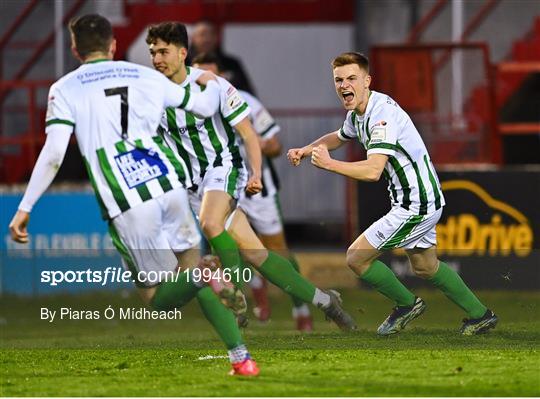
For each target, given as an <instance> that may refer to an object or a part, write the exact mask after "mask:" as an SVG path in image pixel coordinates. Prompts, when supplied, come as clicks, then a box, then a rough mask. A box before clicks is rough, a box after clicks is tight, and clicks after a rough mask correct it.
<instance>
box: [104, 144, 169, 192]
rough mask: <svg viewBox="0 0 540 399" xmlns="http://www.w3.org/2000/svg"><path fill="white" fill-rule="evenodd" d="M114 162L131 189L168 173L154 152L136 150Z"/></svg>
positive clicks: (117, 156)
mask: <svg viewBox="0 0 540 399" xmlns="http://www.w3.org/2000/svg"><path fill="white" fill-rule="evenodd" d="M114 160H115V161H116V165H117V166H118V169H119V170H120V173H121V174H122V176H123V177H124V180H125V182H126V184H127V186H128V187H129V188H135V187H137V186H140V185H141V184H144V183H146V182H149V181H150V180H153V179H157V178H159V177H161V176H165V175H167V173H168V170H167V166H165V164H164V163H163V161H162V160H161V158H160V157H159V155H158V154H157V153H156V152H154V151H152V150H144V149H139V148H136V149H134V150H131V151H129V152H125V153H122V154H118V155H116V156H115V157H114Z"/></svg>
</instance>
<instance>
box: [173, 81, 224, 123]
mask: <svg viewBox="0 0 540 399" xmlns="http://www.w3.org/2000/svg"><path fill="white" fill-rule="evenodd" d="M197 82H198V83H200V84H201V85H205V86H206V89H205V90H204V91H202V92H200V93H194V92H191V91H188V90H185V89H184V88H182V87H180V86H179V85H177V84H176V83H174V82H171V81H169V80H168V79H167V78H165V77H163V84H164V87H165V107H175V108H176V107H179V108H183V109H185V110H186V111H189V112H193V113H194V114H195V115H197V116H199V117H201V118H209V117H210V116H212V115H214V114H215V113H216V112H217V111H218V109H219V103H220V99H219V95H220V88H219V84H218V83H217V80H216V78H215V76H214V75H213V74H212V73H210V72H205V73H203V74H202V75H201V76H200V77H199V78H198V79H197Z"/></svg>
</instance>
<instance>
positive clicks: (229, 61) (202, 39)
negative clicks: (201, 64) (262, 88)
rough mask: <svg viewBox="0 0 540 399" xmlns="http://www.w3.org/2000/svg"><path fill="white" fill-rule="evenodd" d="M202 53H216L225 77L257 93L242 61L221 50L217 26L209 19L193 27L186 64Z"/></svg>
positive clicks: (236, 85)
mask: <svg viewBox="0 0 540 399" xmlns="http://www.w3.org/2000/svg"><path fill="white" fill-rule="evenodd" d="M202 53H214V54H215V55H216V56H217V57H218V59H219V63H220V65H221V66H222V67H223V77H224V78H225V79H227V80H228V81H229V82H231V84H232V85H233V86H234V87H236V88H237V89H239V90H245V91H247V92H249V93H251V94H255V90H253V86H252V85H251V82H250V81H249V78H248V76H247V73H246V72H245V70H244V67H243V66H242V63H241V61H240V60H239V59H237V58H235V57H231V56H230V55H228V54H225V53H224V52H223V51H222V50H221V44H220V42H219V37H218V33H217V30H216V27H215V26H214V25H213V24H212V23H211V22H209V21H201V22H198V23H197V24H196V25H195V27H194V28H193V31H192V33H191V44H190V46H189V52H188V56H187V60H186V64H188V65H191V62H192V60H193V58H195V57H196V56H197V55H199V54H202Z"/></svg>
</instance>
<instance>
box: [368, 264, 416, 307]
mask: <svg viewBox="0 0 540 399" xmlns="http://www.w3.org/2000/svg"><path fill="white" fill-rule="evenodd" d="M360 279H361V280H362V281H365V282H366V283H368V284H369V285H371V286H372V287H373V288H375V289H376V290H377V291H379V292H380V293H381V294H383V295H384V296H385V297H387V298H389V299H391V300H392V301H394V302H395V303H396V304H397V306H412V305H413V304H414V299H415V296H414V294H413V293H412V292H411V291H409V290H408V289H407V288H406V287H405V286H404V285H403V284H402V283H401V281H399V280H398V278H397V277H396V275H395V274H394V272H393V271H392V270H390V269H389V268H388V267H387V266H386V265H385V264H384V263H382V262H381V261H380V260H374V261H373V262H371V265H370V266H369V268H368V269H367V270H366V271H365V272H364V273H363V274H362V275H361V276H360Z"/></svg>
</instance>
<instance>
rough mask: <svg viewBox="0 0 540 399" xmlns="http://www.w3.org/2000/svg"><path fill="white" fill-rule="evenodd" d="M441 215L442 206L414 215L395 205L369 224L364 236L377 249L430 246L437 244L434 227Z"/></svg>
mask: <svg viewBox="0 0 540 399" xmlns="http://www.w3.org/2000/svg"><path fill="white" fill-rule="evenodd" d="M441 215H442V208H441V209H439V210H437V211H435V212H433V213H430V214H427V215H416V214H415V213H413V212H411V211H408V210H406V209H404V208H402V207H399V206H397V207H394V208H392V210H390V212H388V213H387V214H386V215H384V216H383V217H382V218H380V219H379V220H377V221H376V222H375V223H373V224H372V225H371V226H369V227H368V228H367V229H366V231H364V236H365V237H366V239H367V240H368V241H369V243H370V244H371V245H373V247H375V248H377V249H379V250H387V249H393V248H404V249H412V248H430V247H432V246H434V245H436V244H437V233H436V231H435V227H436V226H437V222H438V221H439V219H440V218H441Z"/></svg>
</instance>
